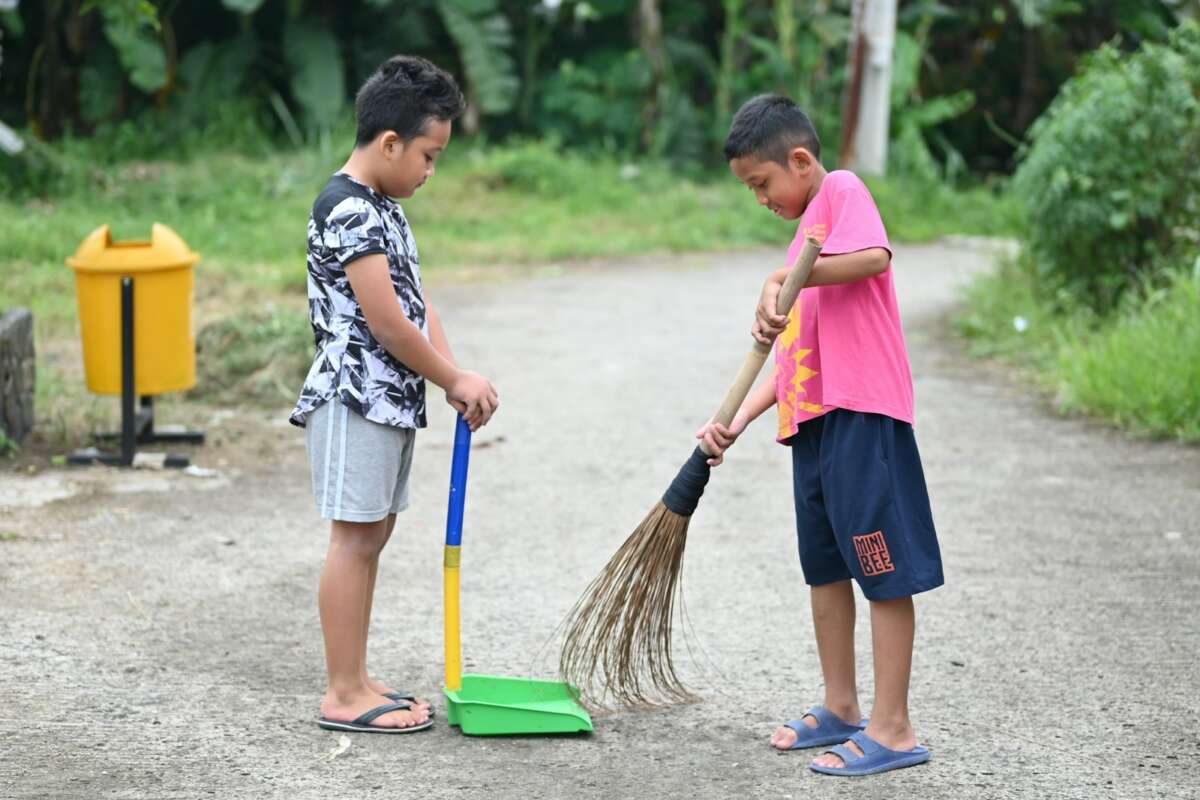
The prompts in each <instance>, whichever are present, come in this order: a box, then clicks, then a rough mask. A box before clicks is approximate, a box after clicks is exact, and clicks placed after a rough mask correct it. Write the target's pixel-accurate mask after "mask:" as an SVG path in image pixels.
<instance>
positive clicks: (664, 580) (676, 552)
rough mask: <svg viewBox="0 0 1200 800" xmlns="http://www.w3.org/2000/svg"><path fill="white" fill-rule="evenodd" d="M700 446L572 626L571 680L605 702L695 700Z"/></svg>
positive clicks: (813, 254)
mask: <svg viewBox="0 0 1200 800" xmlns="http://www.w3.org/2000/svg"><path fill="white" fill-rule="evenodd" d="M820 252H821V245H820V243H819V242H817V241H816V240H815V239H812V238H809V239H807V240H806V241H805V242H804V247H803V248H802V249H801V251H800V254H799V255H798V256H797V257H796V261H795V263H793V265H792V268H791V271H790V272H789V273H788V276H787V279H786V280H785V281H784V284H783V288H782V289H781V290H780V292H779V299H778V301H777V302H776V309H777V311H778V313H779V314H781V315H786V314H787V313H788V312H789V311H790V310H791V308H792V306H793V305H794V304H795V302H796V298H797V297H798V296H799V294H800V289H801V288H802V287H803V286H804V284H805V283H806V282H807V281H808V276H809V274H810V273H811V272H812V267H813V263H814V262H815V261H816V260H817V256H818V255H819V254H820ZM770 352H771V345H766V344H762V343H761V342H759V341H757V340H756V341H755V342H754V346H753V347H752V348H751V350H750V353H749V355H747V356H746V360H745V362H744V363H743V364H742V368H741V370H740V371H739V372H738V374H737V378H735V379H734V381H733V385H732V386H731V387H730V388H729V392H728V393H727V394H726V395H725V401H724V402H723V403H721V407H720V408H719V409H718V410H717V413H716V414H715V415H714V416H713V422H717V423H720V424H721V425H725V426H728V425H729V423H730V422H732V421H733V417H734V415H735V414H736V413H737V410H738V408H740V407H741V405H742V401H743V400H745V399H746V395H747V394H748V393H749V392H750V388H751V386H752V385H753V384H754V380H755V378H757V377H758V373H759V371H761V370H762V365H763V362H764V361H766V359H767V356H768V355H769V354H770ZM704 447H705V446H704V444H703V443H701V444H700V446H699V447H697V448H696V449H695V451H694V452H693V453H692V455H691V457H690V458H689V459H688V460H687V462H686V463H685V464H684V465H683V467H682V468H681V469H680V470H679V474H678V475H676V476H675V480H673V481H671V485H670V487H669V488H668V489H667V491H666V494H664V495H663V498H662V500H661V501H660V502H658V503H656V504H655V506H654V508H653V509H651V511H650V513H649V514H647V515H646V518H645V519H643V520H642V522H641V524H640V525H638V526H637V528H635V529H634V531H633V533H632V534H630V535H629V538H628V539H626V540H625V543H624V544H622V545H621V548H620V549H619V550H617V552H616V554H615V555H614V556H613V557H612V558H611V559H609V561H608V564H607V565H606V566H605V567H604V570H603V571H602V572H601V573H600V575H599V576H598V577H597V578H596V579H595V580H593V581H592V582H591V584H589V585H588V587H587V589H586V590H584V593H583V595H582V596H581V597H580V598H579V600H578V601H577V602H576V603H575V606H574V607H573V608H572V609H571V611H570V613H569V614H568V615H567V618H566V620H565V621H564V623H563V624H564V626H565V627H566V636H565V640H564V642H563V648H562V652H561V654H560V656H559V673H560V674H561V676H562V678H563V680H565V681H567V682H568V683H571V684H574V685H575V686H577V687H579V689H580V691H581V694H582V695H583V696H584V697H586V698H589V699H591V700H593V701H596V702H600V703H603V702H604V700H605V699H606V698H609V697H610V698H612V699H613V700H615V701H616V702H617V703H618V704H621V705H658V704H660V703H671V702H688V701H691V700H694V699H695V696H694V695H693V694H692V693H691V692H690V691H689V690H688V689H687V687H686V686H684V685H683V683H682V681H680V679H679V676H678V675H677V674H676V673H675V664H674V661H673V660H672V656H671V623H672V620H673V618H674V610H675V605H676V603H677V602H678V603H679V604H680V606H682V603H683V597H682V591H683V589H682V585H681V583H680V571H681V567H682V565H683V549H684V546H685V545H686V544H687V529H688V522H689V521H690V520H691V516H692V512H693V511H695V510H696V506H697V505H698V504H699V502H700V495H702V494H703V493H704V487H705V485H706V484H707V483H708V477H709V472H710V467H709V466H708V459H709V458H710V457H711V455H712V454H710V453H708V452H707V451H706V450H705V449H704Z"/></svg>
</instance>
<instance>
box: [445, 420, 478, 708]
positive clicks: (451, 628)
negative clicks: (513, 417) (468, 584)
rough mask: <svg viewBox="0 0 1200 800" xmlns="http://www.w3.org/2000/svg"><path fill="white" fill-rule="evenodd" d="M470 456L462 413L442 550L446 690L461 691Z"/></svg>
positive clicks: (451, 465) (452, 466) (455, 440)
mask: <svg viewBox="0 0 1200 800" xmlns="http://www.w3.org/2000/svg"><path fill="white" fill-rule="evenodd" d="M470 456H471V428H470V426H468V425H467V422H466V420H464V419H463V418H462V414H459V415H458V426H457V427H456V428H455V429H454V457H453V459H452V460H451V462H450V507H449V509H448V510H447V511H446V547H445V550H444V551H443V556H442V578H443V589H444V596H445V604H446V610H445V617H446V623H445V624H446V637H445V638H446V688H447V689H450V690H452V691H456V692H457V691H459V690H460V689H462V638H461V633H460V630H459V619H460V611H459V603H458V597H459V579H458V578H459V565H460V564H461V562H462V550H461V548H462V528H463V508H464V506H465V505H466V502H467V464H468V462H469V461H470Z"/></svg>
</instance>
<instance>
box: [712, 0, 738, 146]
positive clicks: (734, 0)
mask: <svg viewBox="0 0 1200 800" xmlns="http://www.w3.org/2000/svg"><path fill="white" fill-rule="evenodd" d="M743 2H744V0H724V6H725V30H724V31H723V32H722V34H721V63H720V66H719V67H718V70H717V97H716V105H717V119H716V124H717V127H718V128H719V129H721V128H724V126H726V125H728V124H729V118H730V115H731V114H732V113H733V73H734V70H735V69H736V67H737V63H736V61H737V40H738V37H739V36H740V35H741V27H742V20H741V16H742V5H743Z"/></svg>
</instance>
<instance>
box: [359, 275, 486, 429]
mask: <svg viewBox="0 0 1200 800" xmlns="http://www.w3.org/2000/svg"><path fill="white" fill-rule="evenodd" d="M346 277H347V278H348V279H349V280H350V288H352V289H353V290H354V296H355V298H356V299H357V300H358V305H359V307H360V308H362V310H363V316H364V317H365V318H366V320H367V327H368V328H369V329H370V331H371V335H372V336H374V337H375V339H376V340H378V342H379V343H380V344H381V345H383V347H384V349H385V350H387V351H388V352H389V353H391V354H392V355H393V356H394V357H395V358H396V359H397V360H398V361H400V362H401V363H403V364H404V365H405V366H406V367H408V368H409V369H411V370H412V371H414V372H416V373H417V374H418V375H421V376H423V377H424V378H426V379H427V380H430V381H432V382H433V383H435V384H436V385H438V386H439V387H441V388H442V389H443V390H445V392H446V399H447V400H448V401H449V403H450V405H452V406H454V408H455V409H456V410H457V411H459V412H460V413H462V415H463V416H464V417H465V418H466V420H467V422H468V423H469V424H470V425H471V428H472V430H474V429H477V428H478V427H479V426H481V425H486V424H487V421H488V420H489V419H491V416H492V413H493V412H494V411H495V410H496V406H497V405H499V400H498V398H497V397H496V390H495V388H494V387H493V386H492V385H491V383H490V382H489V381H488V380H487V379H486V378H484V377H483V376H482V375H479V374H478V373H475V372H470V371H468V370H464V369H459V368H458V367H456V366H455V365H454V362H453V361H452V360H451V359H450V358H447V357H446V356H445V355H443V354H442V353H441V352H439V351H438V349H437V347H435V345H434V344H433V343H431V342H430V340H429V339H426V338H425V336H424V334H422V332H421V329H420V328H418V327H417V326H416V325H414V324H413V322H412V320H410V319H409V318H408V317H406V316H404V311H403V310H402V309H401V308H400V303H399V302H397V300H396V290H395V289H394V288H393V287H392V278H391V274H390V273H389V272H388V263H387V256H385V255H383V254H382V253H373V254H371V255H368V256H363V257H362V258H358V259H355V260H354V261H353V262H351V263H349V264H347V265H346ZM438 328H439V329H440V328H441V324H440V322H439V324H438ZM430 336H433V330H432V327H431V329H430ZM441 339H442V341H443V343H444V344H445V345H446V348H447V351H448V350H449V344H448V343H447V342H446V336H445V332H444V331H442V333H441Z"/></svg>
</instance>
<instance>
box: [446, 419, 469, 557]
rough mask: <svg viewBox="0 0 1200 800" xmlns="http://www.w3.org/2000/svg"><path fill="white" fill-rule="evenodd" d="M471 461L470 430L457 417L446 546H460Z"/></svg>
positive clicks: (447, 514)
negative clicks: (469, 463) (468, 467)
mask: <svg viewBox="0 0 1200 800" xmlns="http://www.w3.org/2000/svg"><path fill="white" fill-rule="evenodd" d="M470 460H471V428H470V426H468V425H467V421H466V420H464V419H463V418H462V414H459V415H458V427H456V428H455V429H454V459H453V460H452V461H451V463H450V509H449V511H447V512H446V546H447V547H459V546H460V545H462V527H463V507H464V506H465V505H466V502H467V464H468V462H469V461H470Z"/></svg>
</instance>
